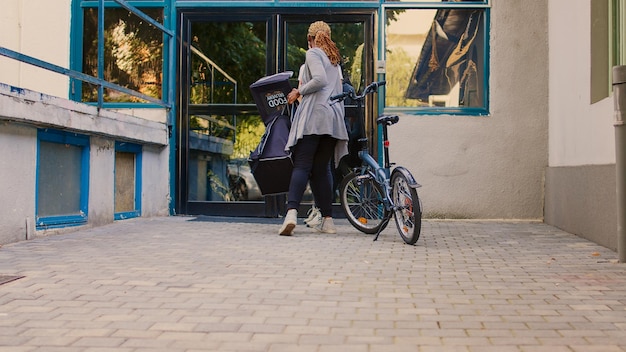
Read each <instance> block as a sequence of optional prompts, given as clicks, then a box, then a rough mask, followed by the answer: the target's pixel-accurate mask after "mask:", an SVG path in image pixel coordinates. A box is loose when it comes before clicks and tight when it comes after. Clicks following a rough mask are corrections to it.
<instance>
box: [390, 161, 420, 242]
mask: <svg viewBox="0 0 626 352" xmlns="http://www.w3.org/2000/svg"><path fill="white" fill-rule="evenodd" d="M391 200H392V201H393V204H394V205H395V207H396V208H395V209H396V210H395V211H394V218H395V220H396V226H397V228H398V232H400V236H401V237H402V239H403V240H404V242H406V243H408V244H415V242H417V240H418V239H419V238H420V233H421V231H422V204H421V203H420V199H419V196H418V195H417V191H416V190H415V188H413V187H411V186H409V182H408V181H407V178H406V176H405V175H404V174H403V173H402V172H394V173H393V174H392V175H391Z"/></svg>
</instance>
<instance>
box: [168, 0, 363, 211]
mask: <svg viewBox="0 0 626 352" xmlns="http://www.w3.org/2000/svg"><path fill="white" fill-rule="evenodd" d="M342 11H343V12H342ZM374 12H375V11H373V10H371V9H366V10H363V11H356V10H355V9H349V10H334V11H333V14H332V16H331V15H330V14H329V13H328V10H327V9H319V8H298V9H285V11H284V12H279V13H277V11H276V9H272V10H271V11H269V10H267V11H265V10H263V9H255V10H254V11H252V10H251V9H241V10H237V9H233V8H229V9H215V10H213V9H211V10H210V11H206V10H205V11H202V12H198V11H189V12H184V11H183V12H182V16H180V19H181V23H180V28H181V31H180V32H181V45H180V56H179V58H180V60H179V61H180V71H179V80H180V82H179V85H178V87H179V106H180V109H179V111H180V113H179V116H178V121H177V128H176V133H177V168H176V176H175V177H176V202H175V203H176V208H177V213H180V214H191V215H227V216H269V217H272V216H278V215H279V214H280V213H281V212H282V208H283V207H284V202H285V197H284V196H263V195H261V193H260V190H259V187H258V185H257V184H256V182H255V180H254V177H253V175H252V174H251V172H250V168H249V166H248V162H247V158H248V156H249V154H250V152H251V151H252V150H253V149H254V148H255V147H256V145H257V144H258V142H259V141H260V138H261V136H262V134H263V132H264V129H265V126H264V124H263V122H262V121H261V118H260V116H259V112H258V110H257V107H256V105H255V104H254V100H253V97H252V93H251V91H250V88H249V87H250V84H252V83H253V82H255V81H256V80H258V79H259V78H261V77H264V76H267V75H271V74H274V73H277V72H284V71H292V72H293V76H292V78H291V79H290V83H291V85H292V86H293V87H296V86H297V84H298V77H297V76H298V71H299V68H300V65H301V64H302V63H304V59H305V52H306V48H307V41H306V34H307V30H308V26H309V24H310V23H311V22H313V21H317V20H323V21H326V22H327V23H329V24H330V26H331V30H332V39H333V40H334V41H335V42H336V43H337V46H338V47H339V49H340V51H341V54H342V57H343V65H342V70H343V76H344V79H345V80H346V81H348V80H349V81H350V82H351V83H352V84H353V86H354V87H355V89H357V90H358V89H359V87H362V86H364V85H365V84H366V83H368V82H370V81H371V80H372V78H373V76H374V74H373V72H372V68H373V66H374V65H373V53H374V47H373V43H374V29H373V23H374ZM225 14H227V15H225ZM347 109H350V108H347ZM305 199H306V201H308V202H311V201H312V198H311V196H310V195H308V198H306V197H305Z"/></svg>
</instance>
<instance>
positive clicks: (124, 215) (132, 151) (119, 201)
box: [113, 142, 142, 220]
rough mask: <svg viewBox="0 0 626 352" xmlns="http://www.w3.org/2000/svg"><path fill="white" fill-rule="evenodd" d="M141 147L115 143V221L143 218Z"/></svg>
mask: <svg viewBox="0 0 626 352" xmlns="http://www.w3.org/2000/svg"><path fill="white" fill-rule="evenodd" d="M141 151H142V149H141V146H140V145H137V144H132V143H126V142H115V177H114V179H115V181H114V182H115V187H114V192H113V194H114V198H115V199H114V202H115V220H123V219H129V218H135V217H139V216H141V188H142V185H141V184H142V183H141V160H142V158H141V157H142V153H141Z"/></svg>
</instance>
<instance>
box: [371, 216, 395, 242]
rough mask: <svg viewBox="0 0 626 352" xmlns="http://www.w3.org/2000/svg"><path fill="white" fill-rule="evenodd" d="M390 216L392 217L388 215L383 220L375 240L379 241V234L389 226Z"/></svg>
mask: <svg viewBox="0 0 626 352" xmlns="http://www.w3.org/2000/svg"><path fill="white" fill-rule="evenodd" d="M390 218H391V217H389V216H387V217H386V218H384V219H383V222H382V224H381V225H380V228H379V229H378V231H376V237H374V241H378V235H380V233H381V232H383V229H384V228H385V227H387V223H389V219H390Z"/></svg>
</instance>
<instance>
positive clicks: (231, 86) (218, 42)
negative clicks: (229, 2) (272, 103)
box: [189, 22, 267, 104]
mask: <svg viewBox="0 0 626 352" xmlns="http://www.w3.org/2000/svg"><path fill="white" fill-rule="evenodd" d="M191 31H192V34H191V36H192V38H193V39H192V56H191V92H190V99H189V100H190V103H191V104H254V100H253V99H252V94H251V93H250V88H249V87H250V84H252V83H254V82H255V81H256V80H258V79H259V78H261V77H263V76H265V72H266V68H265V62H266V58H267V53H266V44H265V35H266V24H265V22H205V23H195V24H193V25H192V30H191Z"/></svg>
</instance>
